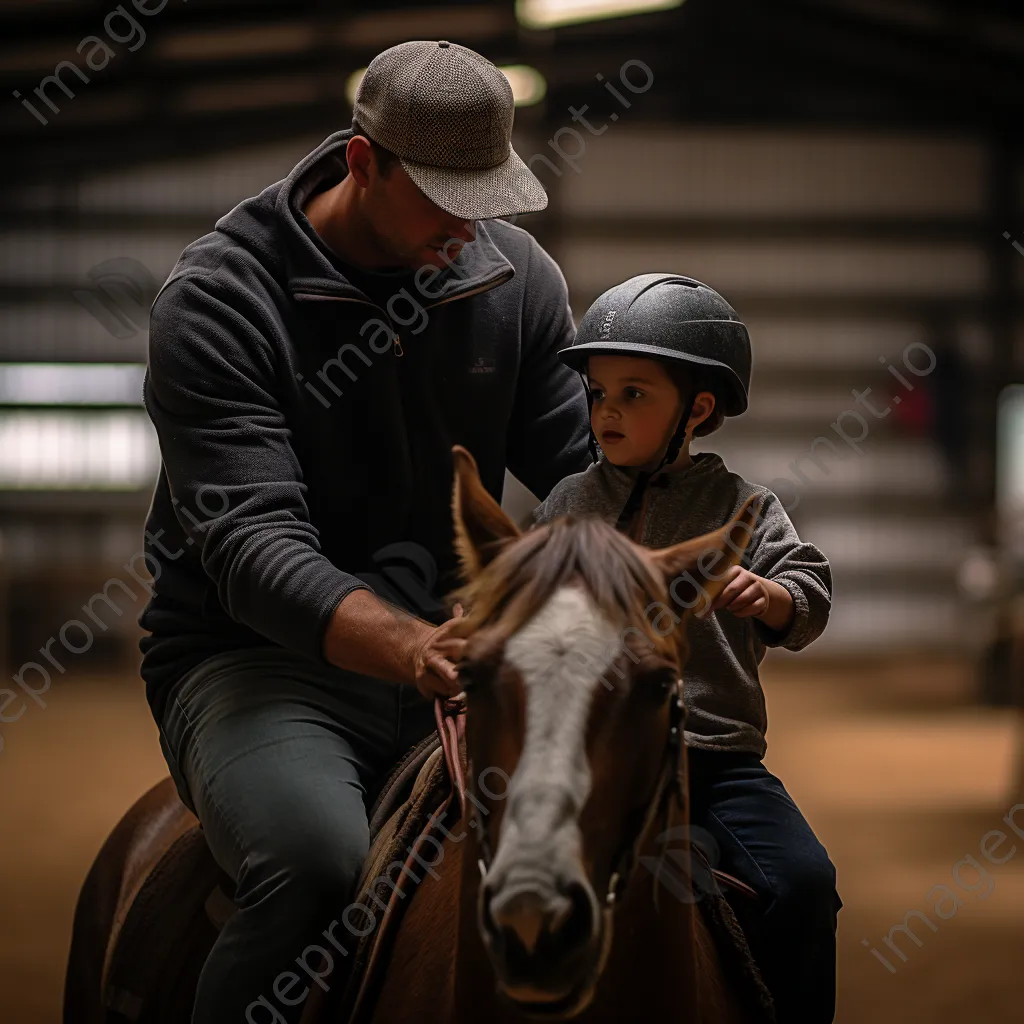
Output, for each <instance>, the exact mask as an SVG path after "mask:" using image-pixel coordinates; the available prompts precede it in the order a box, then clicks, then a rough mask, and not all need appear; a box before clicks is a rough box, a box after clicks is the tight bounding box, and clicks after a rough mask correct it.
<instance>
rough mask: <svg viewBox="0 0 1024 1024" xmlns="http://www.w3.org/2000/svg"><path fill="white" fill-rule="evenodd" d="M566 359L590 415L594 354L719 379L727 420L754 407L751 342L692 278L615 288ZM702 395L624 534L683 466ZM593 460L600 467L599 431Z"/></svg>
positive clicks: (635, 504)
mask: <svg viewBox="0 0 1024 1024" xmlns="http://www.w3.org/2000/svg"><path fill="white" fill-rule="evenodd" d="M558 355H559V358H560V359H561V360H562V362H563V363H565V364H566V365H568V366H571V367H572V368H573V369H574V370H577V371H578V372H579V374H580V376H581V377H583V385H584V387H585V388H586V392H587V407H588V410H589V409H590V407H591V406H592V405H593V398H592V396H591V393H590V387H589V386H588V385H587V382H586V376H585V374H584V371H585V368H586V363H587V359H588V358H589V357H590V356H592V355H621V356H643V357H647V358H653V359H660V360H663V361H666V362H682V363H690V364H693V365H694V366H696V367H703V368H705V369H706V370H707V371H709V372H710V373H712V374H713V375H714V377H715V385H716V386H715V392H716V399H717V401H718V403H719V408H720V410H721V412H722V414H723V415H725V416H738V415H739V414H740V413H742V412H744V411H745V410H746V408H747V392H748V390H749V388H750V336H749V335H748V334H747V328H746V326H745V325H744V323H743V321H742V320H740V318H739V315H738V314H737V312H736V310H734V309H733V308H732V306H730V305H729V303H728V302H726V301H725V299H723V298H722V296H721V295H719V294H718V292H716V291H715V290H714V289H713V288H709V287H708V286H707V285H706V284H702V283H701V282H700V281H696V280H694V279H693V278H692V277H682V276H680V275H679V274H640V275H639V276H637V277H631V278H630V279H629V280H628V281H624V282H623V283H622V284H617V285H615V287H614V288H609V289H608V291H606V292H604V294H602V295H601V296H599V298H598V299H597V300H596V301H595V302H594V304H593V305H592V306H591V307H590V308H589V309H588V310H587V312H586V313H585V314H584V315H583V318H582V319H581V320H580V324H579V328H578V330H577V332H576V338H575V340H574V341H573V343H572V345H571V346H570V347H569V348H563V349H561V350H560V351H559V353H558ZM696 397H697V395H696V393H694V394H691V395H689V396H684V401H683V412H682V414H681V415H680V417H679V422H678V423H677V424H676V428H675V430H674V432H673V434H672V438H671V440H670V441H669V444H668V448H667V449H666V451H665V454H664V456H663V457H662V459H661V461H660V462H659V463H658V465H657V467H656V468H655V469H654V470H653V471H651V472H647V471H641V472H640V474H639V476H638V477H637V481H636V484H635V485H634V487H633V491H632V493H631V494H630V496H629V499H628V501H627V502H626V505H625V507H624V508H623V510H622V512H621V513H620V515H619V520H618V523H617V524H616V527H617V528H618V529H624V528H625V527H626V526H628V525H629V522H630V520H631V519H632V517H633V515H634V513H635V512H636V510H637V508H639V506H640V502H641V500H642V498H643V493H644V491H645V489H646V487H647V483H648V481H649V480H650V479H651V477H653V476H654V475H655V474H656V473H658V471H659V470H660V469H661V468H662V466H664V465H666V464H671V463H672V462H674V461H675V458H676V456H677V455H678V454H679V449H680V448H682V446H683V442H684V441H685V439H686V423H687V421H688V420H689V418H690V412H691V411H692V409H693V403H694V400H695V398H696ZM589 445H590V453H591V456H592V457H593V459H594V461H595V462H596V461H597V439H596V438H595V437H594V432H593V430H591V432H590V438H589Z"/></svg>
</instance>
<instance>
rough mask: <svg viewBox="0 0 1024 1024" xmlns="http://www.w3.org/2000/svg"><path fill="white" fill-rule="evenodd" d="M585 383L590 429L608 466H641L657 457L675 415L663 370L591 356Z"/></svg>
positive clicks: (628, 359)
mask: <svg viewBox="0 0 1024 1024" xmlns="http://www.w3.org/2000/svg"><path fill="white" fill-rule="evenodd" d="M587 382H588V384H589V386H590V390H591V393H592V394H593V398H594V404H593V408H592V410H591V414H590V425H591V427H592V428H593V431H594V435H595V436H596V437H597V440H598V441H599V442H600V445H601V450H602V451H603V452H604V453H605V455H606V456H607V458H608V461H609V462H613V463H614V464H615V465H616V466H643V465H645V464H647V463H649V462H651V461H652V460H654V459H655V458H657V456H658V455H659V452H660V449H661V446H662V445H663V444H664V443H665V442H666V441H667V440H668V437H669V434H670V432H671V431H672V429H673V428H674V427H675V424H676V420H677V418H678V416H679V414H680V412H681V409H680V404H681V403H680V399H679V392H678V391H677V390H676V386H675V384H674V383H673V382H672V378H671V377H669V375H668V373H667V372H666V371H665V368H664V366H662V364H661V363H659V362H658V361H657V360H655V359H639V358H637V357H635V356H591V357H590V359H589V360H588V366H587Z"/></svg>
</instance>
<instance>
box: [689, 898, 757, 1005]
mask: <svg viewBox="0 0 1024 1024" xmlns="http://www.w3.org/2000/svg"><path fill="white" fill-rule="evenodd" d="M697 905H698V907H700V911H701V914H702V915H703V917H704V921H705V923H706V924H707V926H708V930H709V931H710V932H711V935H712V937H713V938H714V940H715V945H716V946H717V947H718V953H719V956H720V957H721V963H722V967H723V969H724V971H725V972H726V976H727V978H728V980H729V981H730V982H731V983H732V990H733V991H734V992H737V993H738V994H739V995H740V998H741V1001H742V1004H743V1008H744V1010H746V1011H747V1013H749V1014H751V1019H753V1020H760V1021H763V1022H764V1024H774V1022H775V1004H774V1003H773V1001H772V997H771V993H770V992H769V991H768V987H767V986H766V985H765V983H764V978H762V976H761V970H760V968H759V967H758V966H757V963H756V962H755V960H754V957H753V954H752V953H751V952H750V946H749V945H748V944H747V937H746V935H744V934H743V929H742V927H740V923H739V919H738V918H737V917H736V912H735V911H734V910H733V909H732V905H731V904H730V903H729V901H728V900H727V899H726V898H725V896H724V895H723V894H722V892H721V891H720V890H718V888H717V883H715V888H714V889H711V890H710V891H709V890H707V889H705V890H704V891H703V892H702V893H701V899H700V901H699V903H698V904H697Z"/></svg>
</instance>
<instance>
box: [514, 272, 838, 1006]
mask: <svg viewBox="0 0 1024 1024" xmlns="http://www.w3.org/2000/svg"><path fill="white" fill-rule="evenodd" d="M559 355H560V357H561V358H562V360H563V362H565V363H567V364H568V365H570V366H572V367H573V368H575V369H577V370H579V371H580V373H581V374H582V375H583V377H584V382H585V384H586V386H587V388H588V395H589V397H590V402H591V419H590V422H591V427H592V430H593V435H594V436H593V437H592V438H591V452H592V453H593V454H594V457H595V463H594V465H592V466H590V468H588V469H587V470H586V471H585V472H583V473H578V474H576V475H574V476H570V477H567V478H566V479H564V480H562V481H561V482H560V483H559V484H558V485H556V487H555V488H554V490H552V492H551V494H550V495H549V496H548V498H547V500H546V501H545V502H544V503H543V504H542V505H541V506H539V508H537V509H536V510H535V512H534V513H533V519H534V521H535V522H537V523H543V522H547V521H549V520H551V519H554V518H556V517H557V516H560V515H565V514H570V513H571V514H575V515H599V516H601V517H603V518H605V519H607V521H609V522H611V523H615V524H616V525H617V526H618V527H619V528H620V529H623V530H626V531H627V532H628V533H629V534H630V536H632V537H633V539H634V540H637V541H638V542H640V543H642V544H644V545H646V546H648V547H652V548H661V547H667V546H669V545H671V544H675V543H678V542H679V541H683V540H688V539H690V538H691V537H695V536H699V535H701V534H704V533H707V532H710V531H711V530H715V529H717V528H718V527H720V526H723V525H724V524H725V523H726V522H727V521H728V520H729V519H730V518H731V517H732V516H733V515H735V514H736V512H738V510H739V509H740V507H741V506H742V505H743V503H744V502H745V501H746V499H747V498H748V497H749V496H750V495H751V494H759V495H762V496H763V499H764V500H763V503H762V506H761V511H760V515H759V517H758V521H757V524H756V529H755V531H754V534H753V536H752V538H751V540H750V543H749V545H748V547H747V550H746V552H745V556H744V560H743V563H744V564H743V565H737V566H734V567H733V568H732V569H731V570H730V571H729V574H728V575H727V577H726V580H727V583H726V586H725V588H724V589H723V590H722V591H721V593H720V594H719V596H718V598H717V599H716V600H715V602H714V604H713V605H712V608H711V611H710V612H709V613H708V614H707V615H706V616H705V617H703V618H692V619H691V620H690V624H689V633H688V636H689V640H690V647H691V652H690V660H689V662H688V664H687V665H686V669H685V676H686V679H685V683H686V692H685V699H686V705H687V711H688V717H687V731H686V742H687V747H688V761H689V772H690V793H691V819H692V822H693V824H694V825H697V826H700V827H701V828H703V829H705V830H707V832H709V833H710V834H711V835H712V836H713V837H714V840H715V841H716V842H717V843H718V846H719V858H720V859H719V863H718V864H717V865H716V866H718V867H721V868H722V869H723V870H724V871H727V872H729V873H730V874H733V875H735V876H736V877H738V878H739V879H741V880H742V881H744V882H746V883H747V884H748V885H750V886H751V887H752V888H753V889H754V890H756V891H757V893H758V895H759V896H760V905H759V908H758V909H759V912H760V914H761V915H762V916H761V917H760V919H759V921H758V923H757V926H756V927H755V928H754V929H752V931H753V932H754V933H753V934H751V935H749V936H748V938H749V940H750V944H751V949H752V952H753V953H754V956H755V958H756V959H757V961H758V963H759V965H760V967H761V970H762V973H763V975H764V979H765V983H766V984H767V985H768V988H769V990H770V991H771V992H772V995H773V997H774V1000H775V1006H776V1015H777V1019H778V1021H779V1024H789V1022H794V1021H798V1022H800V1024H826V1022H829V1021H832V1019H833V1017H834V1015H835V955H836V941H835V934H836V917H837V914H838V911H839V909H840V908H841V906H842V902H841V900H840V899H839V895H838V893H837V892H836V885H835V882H836V874H835V868H834V867H833V866H832V863H831V861H830V860H829V857H828V854H827V853H826V852H825V849H824V847H823V846H822V845H821V843H820V842H818V840H817V838H816V837H815V835H814V833H813V831H812V830H811V827H810V826H809V825H808V823H807V822H806V820H805V819H804V817H803V815H802V814H801V813H800V811H799V809H798V808H797V806H796V804H795V803H794V802H793V800H792V798H791V797H790V796H789V794H788V793H787V792H786V790H785V788H784V787H783V785H782V783H781V782H780V781H779V780H778V779H777V778H776V777H775V776H774V775H772V774H771V772H769V771H768V770H767V769H766V768H765V766H764V764H763V763H762V758H763V757H764V754H765V750H766V743H765V731H766V729H767V718H766V713H765V702H764V694H763V692H762V690H761V684H760V680H759V678H758V665H759V663H760V662H761V660H762V658H763V657H764V654H765V649H766V648H767V647H777V646H781V647H785V648H787V649H788V650H791V651H797V650H800V649H801V648H803V647H806V646H807V644H809V643H810V642H811V641H812V640H814V639H815V637H817V636H818V635H819V634H820V633H821V631H822V630H823V629H824V627H825V623H826V621H827V620H828V615H829V608H830V602H831V591H832V575H831V572H830V570H829V565H828V562H827V560H826V559H825V556H824V555H823V554H822V553H821V551H819V550H818V548H816V547H815V546H814V545H813V544H807V543H804V542H802V541H801V540H800V538H799V537H798V536H797V533H796V530H795V529H794V527H793V524H792V522H791V521H790V519H789V516H788V515H787V514H786V511H785V509H784V508H783V506H782V503H781V502H780V501H779V499H778V498H777V497H776V496H775V495H774V494H773V493H772V492H771V491H769V490H768V489H767V488H764V487H760V486H759V485H757V484H753V483H750V482H748V481H747V480H744V479H743V478H742V477H740V476H738V475H737V474H735V473H730V472H729V470H728V469H726V467H725V464H724V463H723V461H722V459H721V458H720V457H719V456H718V455H715V454H713V453H710V452H703V453H700V454H696V455H693V456H691V455H690V450H689V449H690V442H691V440H692V438H693V437H694V436H702V435H705V434H709V433H711V432H712V431H713V430H715V429H717V428H718V427H719V426H721V424H722V421H723V418H724V417H725V416H737V415H739V414H741V413H742V412H743V411H744V410H745V409H746V407H747V391H748V387H749V383H750V340H749V337H748V335H747V329H746V327H745V326H744V324H743V323H742V322H741V321H740V319H739V317H738V315H737V314H736V311H735V310H734V309H733V308H732V307H731V306H730V305H729V304H728V303H727V302H726V301H725V299H723V298H722V296H721V295H719V294H718V293H717V292H716V291H714V290H713V289H711V288H709V287H708V286H707V285H704V284H701V283H700V282H699V281H694V280H693V279H692V278H686V277H679V276H676V275H670V274H643V275H641V276H639V277H634V278H632V279H630V280H629V281H626V282H625V283H623V284H620V285H617V286H616V287H614V288H612V289H610V290H609V291H607V292H605V293H604V294H603V295H602V296H601V297H600V298H599V299H598V300H597V301H596V302H595V303H594V305H593V306H591V308H590V309H589V310H588V311H587V313H586V314H585V315H584V317H583V318H582V320H581V321H580V326H579V330H578V332H577V335H576V339H575V342H574V343H573V345H572V347H571V348H567V349H563V350H562V351H561V352H560V353H559ZM594 437H596V439H597V442H598V443H599V444H600V447H601V451H602V453H603V454H602V456H601V457H598V455H597V452H596V450H595V445H594ZM744 565H749V568H744Z"/></svg>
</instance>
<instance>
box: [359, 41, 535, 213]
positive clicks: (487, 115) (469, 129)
mask: <svg viewBox="0 0 1024 1024" xmlns="http://www.w3.org/2000/svg"><path fill="white" fill-rule="evenodd" d="M514 109H515V105H514V102H513V99H512V87H511V86H510V85H509V83H508V79H507V78H506V77H505V76H504V74H502V72H501V71H499V70H498V68H497V67H495V65H494V64H492V63H491V62H490V61H489V60H487V58H486V57H482V56H481V55H480V54H479V53H476V52H475V51H474V50H470V49H468V48H467V47H465V46H460V45H459V44H458V43H450V42H448V41H447V40H444V39H442V40H439V41H435V40H422V39H420V40H414V41H411V42H407V43H399V44H398V45H397V46H392V47H391V48H390V49H388V50H385V51H384V52H383V53H379V54H378V55H377V56H376V57H374V58H373V60H372V61H370V66H369V67H368V68H367V69H366V74H365V75H364V76H363V80H362V81H361V82H360V84H359V88H358V90H357V91H356V97H355V103H354V104H353V107H352V119H353V120H354V121H356V122H358V124H359V126H360V128H361V129H362V130H363V131H364V132H365V134H366V135H367V136H369V138H371V139H372V140H373V141H374V142H376V143H377V144H378V145H380V146H383V147H384V148H385V149H389V150H391V152H392V153H394V154H395V155H396V156H397V157H398V158H399V160H400V161H401V164H402V167H404V168H405V171H406V173H407V174H408V175H409V177H410V178H412V180H413V181H414V182H415V183H416V184H417V185H418V186H419V187H420V189H421V190H422V191H423V193H424V194H425V195H426V196H427V198H428V199H430V200H431V201H432V202H433V203H435V204H436V205H437V206H439V207H441V209H442V210H446V211H447V212H448V213H451V214H453V215H454V216H456V217H462V218H464V219H466V220H485V219H488V218H492V217H510V216H512V215H514V214H519V213H532V212H534V211H536V210H543V209H544V208H545V207H546V206H547V205H548V197H547V193H545V191H544V188H543V186H542V185H541V183H540V182H539V181H538V180H537V178H536V177H535V175H534V174H533V172H532V171H531V170H530V169H529V168H528V167H527V166H526V164H525V163H523V161H522V160H521V159H520V157H519V155H518V154H517V153H516V152H515V150H514V149H513V148H512V142H511V139H512V119H513V114H514Z"/></svg>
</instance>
